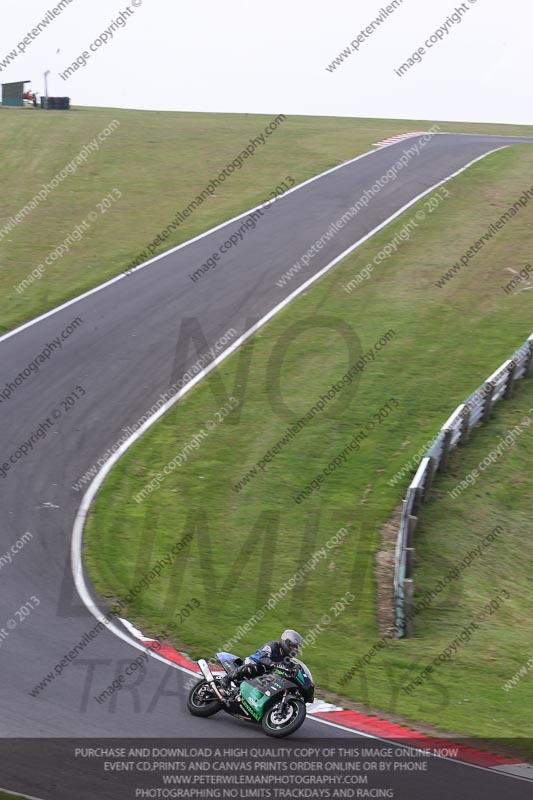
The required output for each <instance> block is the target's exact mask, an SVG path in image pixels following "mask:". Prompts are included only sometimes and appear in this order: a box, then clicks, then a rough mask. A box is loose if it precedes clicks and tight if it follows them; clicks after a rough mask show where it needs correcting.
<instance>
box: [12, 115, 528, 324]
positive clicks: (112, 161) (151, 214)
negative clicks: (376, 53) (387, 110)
mask: <svg viewBox="0 0 533 800" xmlns="http://www.w3.org/2000/svg"><path fill="white" fill-rule="evenodd" d="M114 120H117V121H118V123H119V125H115V127H114V130H113V131H112V132H111V134H110V135H106V134H105V133H103V131H104V130H105V129H106V128H107V126H109V124H110V123H113V121H114ZM271 120H272V117H267V116H258V115H238V114H196V113H172V112H157V111H153V112H146V111H124V110H121V109H93V108H77V109H74V110H72V111H71V112H65V113H45V112H42V111H41V110H35V109H33V108H27V109H20V110H19V109H0V147H1V148H2V154H3V155H2V167H1V175H2V194H1V196H0V332H1V331H6V330H9V329H10V328H12V327H14V326H15V325H17V324H19V323H21V322H23V321H25V320H28V319H31V318H32V317H34V316H36V315H37V314H38V313H40V312H42V311H45V310H47V309H49V308H51V307H53V306H55V305H57V304H59V303H61V302H63V301H65V300H68V299H69V298H71V297H75V296H76V295H78V294H79V293H80V292H82V291H84V290H86V289H89V288H91V287H93V286H95V285H97V284H98V283H101V282H103V281H104V280H106V279H108V278H110V277H113V276H114V275H117V274H119V273H121V272H122V271H123V270H124V269H125V268H126V267H127V266H128V264H130V263H131V261H132V260H133V259H135V258H136V257H137V256H138V254H139V253H140V252H142V251H143V250H144V249H145V248H146V246H147V244H148V243H150V242H151V241H152V240H153V239H154V238H155V237H156V236H157V235H158V234H159V232H160V231H161V230H162V229H163V228H165V227H166V226H167V225H168V223H169V222H170V221H171V220H172V219H174V217H175V215H176V212H177V211H178V210H181V209H183V208H186V207H187V206H188V204H189V203H190V202H191V200H193V199H194V198H195V197H196V196H197V194H198V193H199V192H201V191H202V190H203V189H204V188H205V187H206V185H207V184H208V183H209V181H210V180H211V179H212V178H214V177H216V176H217V175H218V174H219V173H220V172H221V170H222V169H223V168H224V167H225V166H226V165H227V164H228V163H230V162H231V161H232V160H233V159H234V158H235V157H236V156H237V155H238V154H239V153H240V152H241V150H243V149H244V148H245V147H246V145H247V144H248V143H249V142H250V140H251V139H253V138H257V137H258V136H259V135H260V134H261V133H262V132H263V131H264V129H265V127H266V126H267V125H268V124H269V123H270V122H271ZM432 124H433V122H427V121H420V120H416V121H413V120H412V121H405V120H403V121H402V120H357V119H348V118H328V117H289V118H287V120H286V121H285V122H284V123H283V124H282V125H281V126H280V127H279V128H278V129H277V130H276V131H275V132H274V133H273V134H272V135H271V136H270V137H268V138H267V140H266V144H265V145H263V146H260V147H258V148H257V150H256V152H255V155H254V156H253V157H251V158H249V159H247V160H246V161H244V162H243V167H242V169H240V170H236V171H235V172H234V173H233V174H232V175H231V176H229V177H228V178H227V179H226V181H225V182H224V183H223V184H222V186H221V187H220V188H219V189H218V190H217V191H216V196H213V197H211V198H210V199H209V200H208V201H206V202H205V203H204V204H203V205H201V206H200V207H199V208H197V209H196V211H195V213H194V214H192V215H191V216H190V217H189V218H188V219H186V220H185V222H184V223H183V224H182V225H180V227H179V228H178V229H177V230H176V231H175V232H173V233H172V234H171V237H170V238H169V239H167V240H166V243H163V244H162V245H160V246H159V247H158V252H160V251H162V250H165V249H167V248H168V247H170V246H172V245H175V244H178V243H180V242H182V241H185V240H187V239H189V238H190V237H191V236H193V235H195V234H197V233H200V232H202V231H204V230H206V229H207V228H209V227H211V226H213V225H215V224H217V223H219V222H222V221H224V220H226V219H229V218H230V217H232V216H234V215H235V214H237V213H239V212H241V211H244V210H246V209H247V208H250V207H251V206H253V205H254V204H257V203H259V202H262V201H263V200H264V199H265V198H268V196H269V193H270V191H271V190H273V189H274V188H275V187H276V186H277V185H278V184H279V183H280V181H283V180H284V179H285V177H286V176H287V175H290V176H291V177H292V178H293V179H294V180H295V181H296V182H301V181H303V180H305V179H306V178H309V177H311V176H312V175H316V174H317V173H318V172H321V171H323V170H325V169H327V168H329V167H331V166H334V165H336V164H339V163H341V162H343V161H346V160H347V159H349V158H352V157H354V156H356V155H358V154H360V153H362V152H364V151H366V150H368V149H369V148H370V147H371V144H372V142H375V141H378V140H379V139H381V138H384V137H386V136H389V135H391V134H394V133H398V132H404V131H410V130H425V129H427V128H429V127H431V125H432ZM440 124H441V126H442V128H443V130H463V129H464V130H467V131H478V130H479V131H484V132H487V133H509V134H513V135H514V134H515V133H517V134H526V135H531V134H532V133H533V130H532V129H531V128H526V127H518V126H506V125H503V126H495V125H488V126H481V125H466V126H461V125H459V124H457V123H445V122H444V123H440ZM99 134H102V136H103V141H101V142H98V145H99V149H98V150H97V151H95V152H93V153H92V154H89V155H88V157H87V160H86V161H85V163H83V162H82V164H81V166H79V167H78V166H77V165H76V167H77V169H76V172H75V173H74V174H69V175H67V177H66V178H64V179H62V180H60V181H59V185H58V186H57V187H56V188H54V189H53V191H51V192H50V194H49V195H48V197H47V198H46V199H45V200H43V201H38V203H37V206H36V207H35V208H34V210H31V211H30V213H29V214H23V216H22V217H20V219H21V221H20V222H19V224H17V225H16V226H15V227H14V229H13V230H11V231H8V232H5V233H4V234H2V233H1V232H2V230H4V226H5V225H6V223H8V221H9V219H10V218H12V217H14V216H15V215H16V214H17V213H19V212H20V211H21V209H23V208H24V207H25V206H27V205H28V204H29V203H30V202H31V200H32V199H33V198H34V197H35V196H36V194H37V193H38V192H42V191H43V185H44V186H46V185H50V184H51V182H52V181H53V180H54V178H55V177H56V176H57V175H58V173H60V172H61V170H63V169H65V168H66V167H67V165H68V164H70V162H71V161H72V160H73V159H75V158H76V156H77V155H78V154H79V153H80V151H81V150H82V149H83V148H84V147H86V146H87V145H88V144H89V143H90V142H92V141H93V140H94V139H95V138H97V137H98V135H99ZM85 152H89V151H87V150H86V151H85ZM113 189H118V190H119V191H120V192H121V193H122V197H121V198H120V200H119V201H118V202H116V203H115V202H114V203H113V204H112V206H111V208H110V209H109V210H108V211H106V212H105V213H104V214H102V213H101V211H100V210H99V209H98V207H97V204H98V203H99V202H101V201H102V199H103V198H104V197H106V196H107V195H108V194H109V193H110V192H112V191H113ZM91 212H95V213H96V214H97V219H96V220H95V221H94V222H92V223H91V224H90V227H89V228H88V229H87V230H86V231H85V232H84V234H83V238H82V239H81V240H79V241H77V242H76V241H74V240H73V239H74V237H72V240H71V241H72V244H70V243H68V247H69V251H68V252H67V253H66V254H65V255H64V256H63V257H62V258H60V259H58V260H56V261H55V262H53V263H52V265H51V266H47V267H46V271H45V272H44V274H43V275H42V277H41V278H40V280H37V281H35V282H34V283H33V284H32V285H31V286H30V287H29V288H28V289H27V290H26V291H25V292H24V293H23V294H19V293H17V292H16V291H15V288H14V287H15V286H17V285H19V284H20V282H21V281H22V280H23V279H24V278H26V277H27V276H28V275H29V274H30V273H31V272H32V271H33V270H34V269H36V268H38V266H39V265H40V264H44V261H45V259H46V258H47V257H48V256H49V254H50V253H51V251H53V250H55V248H57V247H58V246H59V245H61V244H63V243H64V242H65V239H67V237H68V236H69V234H71V233H72V232H73V231H74V230H75V229H76V227H77V226H80V225H81V223H82V222H83V221H84V220H85V221H87V218H88V215H89V214H90V213H91ZM82 227H83V226H82ZM37 274H38V273H37Z"/></svg>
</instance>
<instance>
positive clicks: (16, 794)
mask: <svg viewBox="0 0 533 800" xmlns="http://www.w3.org/2000/svg"><path fill="white" fill-rule="evenodd" d="M0 792H3V793H4V794H9V795H12V796H13V797H24V798H25V800H43V798H42V797H34V796H33V795H32V794H24V792H11V791H10V790H9V789H1V788H0Z"/></svg>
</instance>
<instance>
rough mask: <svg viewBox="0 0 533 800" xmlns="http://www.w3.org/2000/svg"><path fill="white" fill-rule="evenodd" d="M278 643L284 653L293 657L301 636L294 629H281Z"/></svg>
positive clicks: (300, 642) (295, 654)
mask: <svg viewBox="0 0 533 800" xmlns="http://www.w3.org/2000/svg"><path fill="white" fill-rule="evenodd" d="M279 643H280V647H281V649H282V651H283V653H284V655H286V656H291V657H292V658H295V657H296V656H297V655H298V652H299V650H300V647H301V645H302V637H301V636H300V634H299V633H297V632H296V631H293V630H290V629H289V630H286V631H283V633H282V634H281V638H280V640H279Z"/></svg>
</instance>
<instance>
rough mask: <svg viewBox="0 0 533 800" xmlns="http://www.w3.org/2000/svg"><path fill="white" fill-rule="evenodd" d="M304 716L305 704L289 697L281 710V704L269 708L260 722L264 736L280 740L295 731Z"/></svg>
mask: <svg viewBox="0 0 533 800" xmlns="http://www.w3.org/2000/svg"><path fill="white" fill-rule="evenodd" d="M305 716H306V711H305V703H302V701H301V700H298V699H297V698H296V697H289V698H288V699H287V700H286V701H285V703H284V705H283V710H282V707H281V702H280V703H276V705H274V706H272V707H271V708H269V709H268V711H267V712H266V714H265V716H264V717H263V719H262V720H261V725H262V727H263V730H264V732H265V733H266V734H268V735H269V736H274V737H275V738H276V739H281V738H282V737H283V736H288V735H289V734H290V733H294V731H297V730H298V728H299V727H300V725H302V724H303V722H304V720H305Z"/></svg>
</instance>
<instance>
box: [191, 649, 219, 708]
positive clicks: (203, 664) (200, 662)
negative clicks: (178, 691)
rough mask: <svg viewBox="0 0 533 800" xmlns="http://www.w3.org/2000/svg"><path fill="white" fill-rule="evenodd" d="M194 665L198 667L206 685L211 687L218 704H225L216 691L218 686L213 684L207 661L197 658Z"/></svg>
mask: <svg viewBox="0 0 533 800" xmlns="http://www.w3.org/2000/svg"><path fill="white" fill-rule="evenodd" d="M196 663H197V664H198V666H199V667H200V671H201V673H202V675H203V676H204V678H205V679H206V681H207V682H208V684H209V685H210V686H211V688H212V690H213V691H214V693H215V694H216V696H217V697H218V699H219V700H220V702H221V703H224V704H225V703H226V700H225V698H224V697H222V695H221V694H220V692H219V691H218V686H217V685H216V683H215V679H214V677H213V673H212V672H211V670H210V669H209V665H208V663H207V661H206V660H205V659H204V658H199V659H198V661H197V662H196Z"/></svg>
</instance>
